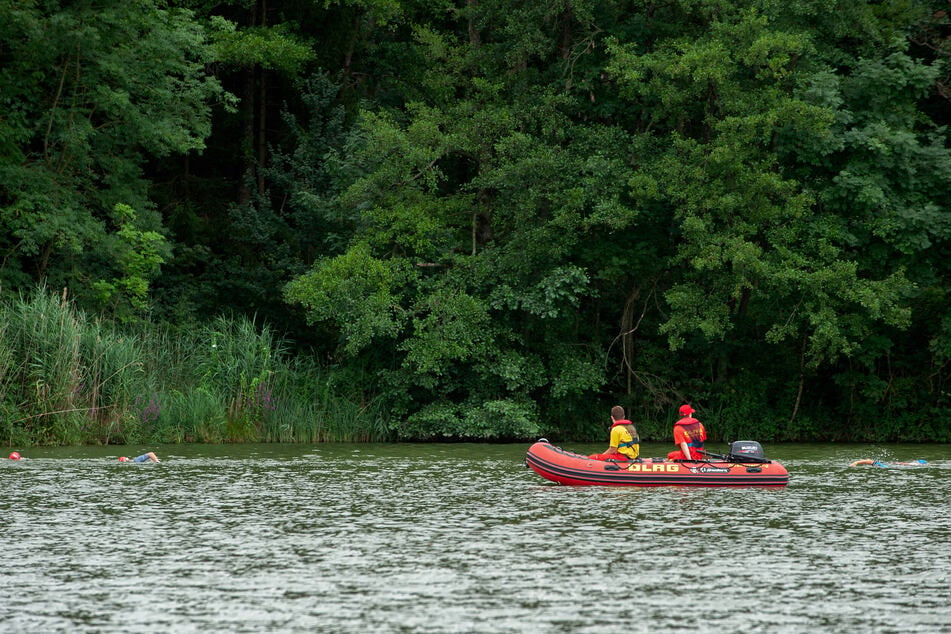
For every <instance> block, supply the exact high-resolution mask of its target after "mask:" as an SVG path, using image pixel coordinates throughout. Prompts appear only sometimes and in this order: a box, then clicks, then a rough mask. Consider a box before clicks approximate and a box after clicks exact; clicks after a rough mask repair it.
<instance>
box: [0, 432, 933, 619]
mask: <svg viewBox="0 0 951 634" xmlns="http://www.w3.org/2000/svg"><path fill="white" fill-rule="evenodd" d="M527 448H528V444H524V445H502V446H500V445H389V446H387V445H370V446H365V445H317V446H310V445H308V446H261V445H255V446H245V445H237V446H184V447H183V446H172V447H164V448H161V447H160V448H157V449H156V451H157V452H158V453H159V456H160V457H161V458H162V462H161V463H160V464H145V465H123V464H119V463H118V462H117V461H116V457H117V456H118V453H116V449H114V448H112V449H110V448H83V449H69V448H63V449H45V450H27V451H23V452H21V453H23V454H24V455H25V459H24V460H21V461H19V462H13V461H9V460H6V459H3V460H2V461H0V549H2V553H3V560H2V562H3V571H2V573H0V580H2V583H0V631H3V632H67V631H69V632H75V631H79V632H152V631H166V632H171V631H175V632H197V631H201V632H343V633H348V632H354V633H356V632H359V633H361V634H365V633H370V632H401V633H409V632H419V633H437V632H486V633H490V632H491V633H502V632H526V633H527V632H533V633H535V632H566V633H567V632H572V633H573V632H592V633H594V632H599V633H600V632H624V633H628V632H646V631H649V630H650V631H657V632H687V631H700V632H751V633H752V632H757V633H759V632H835V633H841V632H951V579H949V573H951V555H949V542H951V539H949V538H951V528H949V519H948V510H949V505H948V501H949V495H948V488H947V487H948V483H949V480H951V447H947V446H940V447H924V446H917V447H911V446H898V447H891V448H888V449H885V448H884V447H871V446H855V445H849V446H846V445H837V446H834V445H823V446H801V445H799V446H784V445H776V446H772V447H770V446H767V448H766V449H767V453H768V455H769V456H770V457H772V458H774V459H777V460H780V461H781V462H783V463H784V464H785V465H786V466H787V467H788V468H789V471H790V484H789V486H788V487H786V488H785V489H780V490H772V489H727V488H724V489H719V488H713V489H706V488H702V489H701V488H619V489H614V488H601V487H584V488H569V487H560V486H557V485H553V484H551V483H548V482H545V481H543V480H541V479H540V478H539V477H538V476H537V475H535V474H534V473H533V472H531V471H529V470H527V469H525V467H524V465H523V460H524V455H525V450H526V449H527ZM568 448H571V449H576V450H582V451H588V450H592V451H593V450H596V449H599V448H598V447H578V446H571V447H568ZM141 449H142V450H145V449H151V448H141ZM713 449H714V450H717V448H716V447H713ZM666 450H667V448H666V447H660V446H658V447H656V448H651V447H647V448H646V450H645V454H646V455H661V453H662V452H666ZM127 453H128V452H127ZM133 453H138V452H133ZM4 455H6V453H4ZM864 457H879V458H886V459H911V458H918V457H924V458H927V459H929V460H930V461H931V462H930V463H929V464H928V465H926V466H924V467H921V468H915V469H890V470H885V469H874V468H869V467H864V468H861V467H859V468H852V469H849V468H847V467H846V466H845V465H846V464H848V462H849V461H851V460H855V459H858V458H864Z"/></svg>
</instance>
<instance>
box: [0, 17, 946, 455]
mask: <svg viewBox="0 0 951 634" xmlns="http://www.w3.org/2000/svg"><path fill="white" fill-rule="evenodd" d="M0 8H2V14H3V15H4V16H5V17H4V20H3V21H2V22H0V314H2V316H3V318H2V319H0V442H3V443H5V444H7V445H18V444H19V445H29V444H80V443H132V442H244V441H265V442H302V441H304V442H317V441H341V440H342V441H382V440H406V441H428V440H440V441H451V440H478V441H511V440H517V441H521V440H527V439H533V438H536V437H538V436H540V435H545V436H547V437H548V438H551V439H552V440H597V441H599V442H600V441H601V440H604V439H606V437H607V432H606V429H607V424H608V422H609V419H608V412H609V410H610V407H611V406H612V405H614V404H620V405H623V406H624V407H625V408H626V410H627V411H628V413H629V416H628V417H629V418H630V419H631V420H632V421H634V422H635V424H636V425H637V427H638V430H639V432H640V435H641V437H642V439H644V440H667V439H669V434H670V424H671V422H672V421H673V420H674V419H675V418H676V411H677V407H678V406H679V405H680V404H681V403H692V404H693V406H694V407H695V408H696V409H697V412H698V416H699V417H700V418H701V420H703V421H704V423H705V424H706V426H707V429H708V430H709V432H710V434H711V438H713V439H737V438H741V437H749V438H753V439H757V440H763V441H875V442H891V441H901V442H948V441H951V424H949V423H948V422H947V421H946V420H944V418H943V412H944V411H945V410H946V409H947V407H948V406H949V404H951V398H949V390H951V302H949V298H948V295H947V293H948V291H949V290H951V257H949V256H951V145H949V139H951V131H949V128H948V126H949V124H951V20H949V15H948V12H949V11H951V2H949V1H948V0H874V1H872V0H787V1H784V2H779V1H777V0H550V1H549V2H531V1H525V0H505V1H502V0H429V1H426V2H422V1H418V0H320V1H314V0H222V1H212V0H184V1H171V0H169V1H164V0H137V1H136V2H119V1H116V0H71V1H64V0H0Z"/></svg>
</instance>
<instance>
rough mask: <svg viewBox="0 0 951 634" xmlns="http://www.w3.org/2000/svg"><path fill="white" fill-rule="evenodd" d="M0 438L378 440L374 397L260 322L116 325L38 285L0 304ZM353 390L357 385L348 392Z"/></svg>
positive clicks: (36, 441)
mask: <svg viewBox="0 0 951 634" xmlns="http://www.w3.org/2000/svg"><path fill="white" fill-rule="evenodd" d="M0 324H2V326H0V442H5V443H6V444H8V445H18V446H29V445H47V444H53V445H63V444H126V443H147V442H155V443H180V442H213V443H218V442H328V441H378V440H384V439H386V438H387V437H388V435H389V427H388V423H387V420H386V417H385V416H384V410H383V408H382V407H381V405H380V404H379V403H376V402H370V403H364V402H362V400H361V399H360V398H359V396H358V397H350V396H348V395H347V394H346V392H345V391H344V390H340V389H338V388H337V387H336V386H335V381H334V376H333V373H331V372H329V371H328V370H327V369H326V368H322V367H320V366H319V365H318V364H317V363H316V362H314V361H313V360H311V359H309V358H304V357H294V356H292V355H291V354H290V353H289V346H288V344H287V342H286V341H285V340H283V339H281V338H279V337H277V336H276V335H275V333H274V332H273V331H272V330H271V329H270V328H269V327H268V326H267V325H266V324H258V323H256V322H255V320H253V319H248V318H245V317H231V316H219V317H216V318H214V319H213V320H212V321H210V322H209V323H208V324H207V325H205V326H202V327H199V328H197V329H193V330H175V329H172V328H169V327H164V326H157V325H154V324H142V323H140V324H136V325H134V326H133V325H128V324H116V323H114V322H108V321H103V320H101V319H99V318H97V317H92V316H89V315H87V314H85V313H84V312H83V311H81V310H78V309H77V308H76V307H75V306H74V305H73V303H72V302H71V301H70V300H69V298H68V296H67V295H66V293H65V292H64V293H62V294H53V293H50V292H49V291H48V290H47V289H45V288H39V289H37V290H36V291H34V292H33V293H32V294H31V295H29V296H28V297H23V296H20V297H18V298H16V299H7V300H6V301H2V302H0ZM351 391H353V392H354V393H355V394H359V391H357V390H351Z"/></svg>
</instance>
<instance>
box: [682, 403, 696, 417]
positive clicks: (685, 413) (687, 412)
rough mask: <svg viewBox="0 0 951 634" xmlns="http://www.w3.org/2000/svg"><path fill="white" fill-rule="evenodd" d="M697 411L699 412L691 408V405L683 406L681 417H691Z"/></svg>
mask: <svg viewBox="0 0 951 634" xmlns="http://www.w3.org/2000/svg"><path fill="white" fill-rule="evenodd" d="M695 411H697V410H695V409H694V408H692V407H690V406H689V405H681V406H680V415H681V416H690V415H691V414H693V413H694V412H695Z"/></svg>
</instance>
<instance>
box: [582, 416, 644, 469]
mask: <svg viewBox="0 0 951 634" xmlns="http://www.w3.org/2000/svg"><path fill="white" fill-rule="evenodd" d="M640 442H641V441H640V439H639V438H638V437H637V429H635V427H634V423H632V422H631V421H629V420H627V419H626V418H625V417H624V408H623V407H621V406H620V405H615V406H614V407H612V408H611V440H610V441H609V443H608V444H609V445H610V446H609V447H608V448H607V451H605V452H604V453H596V454H591V455H590V456H588V457H589V458H592V459H594V460H636V459H637V456H638V454H640V452H641V445H640Z"/></svg>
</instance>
